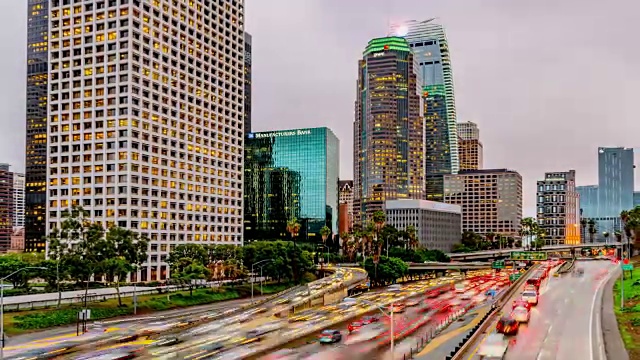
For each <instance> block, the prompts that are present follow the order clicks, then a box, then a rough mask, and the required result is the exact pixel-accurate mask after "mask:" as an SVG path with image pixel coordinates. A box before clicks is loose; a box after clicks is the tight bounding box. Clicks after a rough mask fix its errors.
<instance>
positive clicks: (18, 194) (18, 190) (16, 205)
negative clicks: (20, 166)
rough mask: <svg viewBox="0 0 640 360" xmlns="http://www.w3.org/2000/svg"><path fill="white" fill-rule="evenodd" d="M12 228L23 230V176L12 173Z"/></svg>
mask: <svg viewBox="0 0 640 360" xmlns="http://www.w3.org/2000/svg"><path fill="white" fill-rule="evenodd" d="M13 228H14V230H17V229H19V228H24V174H19V173H13Z"/></svg>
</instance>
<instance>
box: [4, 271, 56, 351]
mask: <svg viewBox="0 0 640 360" xmlns="http://www.w3.org/2000/svg"><path fill="white" fill-rule="evenodd" d="M36 269H37V270H47V268H44V267H40V266H27V267H24V268H22V269H18V270H16V271H14V272H12V273H11V274H9V275H7V276H5V277H3V278H2V279H0V336H1V337H2V339H0V341H2V345H0V360H3V359H4V281H5V280H7V279H8V278H10V277H12V276H13V275H15V274H17V273H19V272H22V271H25V270H36Z"/></svg>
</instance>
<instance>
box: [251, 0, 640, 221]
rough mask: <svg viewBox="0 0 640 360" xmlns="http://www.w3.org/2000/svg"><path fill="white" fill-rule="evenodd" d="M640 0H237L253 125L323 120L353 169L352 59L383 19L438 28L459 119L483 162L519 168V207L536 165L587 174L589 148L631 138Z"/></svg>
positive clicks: (581, 178)
mask: <svg viewBox="0 0 640 360" xmlns="http://www.w3.org/2000/svg"><path fill="white" fill-rule="evenodd" d="M638 10H640V3H638V2H636V1H633V0H629V1H613V2H609V3H607V5H606V6H605V4H604V3H603V2H601V1H595V0H563V1H555V0H542V1H513V0H464V1H461V0H458V1H452V0H431V1H421V0H416V1H412V0H404V1H390V0H349V1H344V0H342V1H338V0H315V1H314V0H305V1H295V0H292V1H272V0H270V1H259V0H254V1H250V0H249V1H248V2H247V11H248V12H247V22H246V23H247V29H248V30H249V31H250V32H252V33H253V35H254V41H253V51H254V54H253V59H254V64H255V65H254V69H255V70H254V79H253V84H254V89H255V90H254V104H255V105H254V114H255V115H254V118H253V123H254V126H255V128H256V129H258V130H263V129H271V128H287V127H296V126H329V127H330V128H332V129H333V130H334V131H335V132H336V134H337V135H338V136H339V138H340V142H341V153H342V158H341V160H342V161H341V175H342V176H343V177H345V178H349V177H351V176H352V168H351V166H352V165H351V164H352V155H351V154H352V125H351V122H352V121H353V102H354V98H355V83H356V75H357V60H358V58H359V57H360V56H361V52H362V50H363V49H364V47H365V45H366V43H367V41H368V40H369V39H370V38H372V37H376V36H384V35H385V34H386V29H387V24H388V22H389V21H392V22H397V21H402V20H407V19H427V18H430V17H438V18H439V21H440V22H441V23H443V24H444V25H445V26H446V28H447V32H448V33H447V34H448V38H449V45H450V47H451V54H452V62H453V69H454V76H455V85H456V105H457V108H458V116H459V120H460V121H465V120H471V121H475V122H477V123H478V124H479V126H480V128H481V137H482V140H483V142H484V145H485V167H495V168H502V167H507V168H512V169H515V170H518V171H519V172H520V173H521V174H522V175H523V177H524V179H525V183H524V203H525V213H526V214H528V215H533V210H534V201H535V181H536V179H538V178H541V177H542V175H543V173H544V172H545V171H555V170H568V169H576V171H577V174H578V182H579V184H589V183H595V182H596V181H597V180H596V179H597V158H596V147H597V146H599V145H605V146H629V147H634V146H636V145H637V144H638V140H637V136H636V135H635V134H636V133H638V132H639V131H640V123H639V122H638V121H637V119H636V117H637V114H638V110H637V109H636V105H635V104H637V103H638V102H637V101H634V100H635V99H634V96H635V94H636V91H634V90H635V89H636V88H638V86H639V85H640V74H639V73H638V69H639V67H638V65H639V63H638V60H637V59H638V55H640V50H638V48H637V47H636V46H634V45H633V44H634V42H635V34H638V33H639V30H640V24H638V23H637V22H636V21H634V19H633V17H632V16H633V14H637V12H638Z"/></svg>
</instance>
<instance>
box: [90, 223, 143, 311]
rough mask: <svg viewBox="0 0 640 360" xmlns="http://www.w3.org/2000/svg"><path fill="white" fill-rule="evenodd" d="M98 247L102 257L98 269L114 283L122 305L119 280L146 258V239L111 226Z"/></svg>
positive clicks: (119, 302) (129, 231) (134, 269)
mask: <svg viewBox="0 0 640 360" xmlns="http://www.w3.org/2000/svg"><path fill="white" fill-rule="evenodd" d="M99 247H100V249H99V251H100V252H101V253H102V254H103V256H104V259H103V260H102V261H101V262H100V263H99V264H98V271H99V272H100V273H101V274H103V275H104V276H105V277H106V279H107V281H109V282H111V283H113V284H114V285H115V288H116V293H117V295H118V304H119V305H120V306H122V298H121V297H120V282H121V281H122V279H123V278H126V276H127V274H130V273H131V272H134V271H137V269H138V266H140V265H141V264H142V263H143V262H145V261H146V260H147V247H148V241H147V240H146V238H144V237H142V236H140V235H139V234H138V233H136V232H134V231H131V230H128V229H124V228H121V227H112V228H109V230H108V231H107V233H106V235H105V237H104V240H103V241H102V242H100V244H99Z"/></svg>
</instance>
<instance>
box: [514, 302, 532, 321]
mask: <svg viewBox="0 0 640 360" xmlns="http://www.w3.org/2000/svg"><path fill="white" fill-rule="evenodd" d="M530 314H531V313H530V312H529V310H527V309H525V308H523V307H520V306H519V307H517V308H515V309H514V310H513V311H512V312H511V317H513V318H514V319H515V320H516V321H517V322H521V323H526V322H529V316H530Z"/></svg>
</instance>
